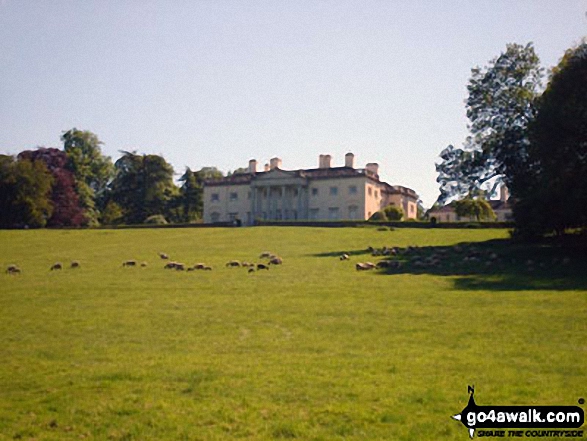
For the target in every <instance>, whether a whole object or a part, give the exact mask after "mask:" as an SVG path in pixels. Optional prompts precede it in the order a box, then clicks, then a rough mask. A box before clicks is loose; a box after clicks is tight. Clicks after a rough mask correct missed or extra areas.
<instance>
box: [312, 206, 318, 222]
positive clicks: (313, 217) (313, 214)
mask: <svg viewBox="0 0 587 441" xmlns="http://www.w3.org/2000/svg"><path fill="white" fill-rule="evenodd" d="M319 215H320V209H319V208H310V219H312V220H316V219H318V216H319Z"/></svg>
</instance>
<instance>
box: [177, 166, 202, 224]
mask: <svg viewBox="0 0 587 441" xmlns="http://www.w3.org/2000/svg"><path fill="white" fill-rule="evenodd" d="M179 181H180V182H183V184H182V186H181V188H180V189H179V192H180V197H181V212H182V221H183V222H191V221H194V220H196V219H200V218H201V217H202V212H203V210H204V200H203V195H204V190H203V187H202V185H201V184H200V183H199V182H198V180H197V177H196V173H194V172H193V171H192V170H191V169H190V168H189V167H186V170H185V173H184V174H183V175H182V177H181V178H179Z"/></svg>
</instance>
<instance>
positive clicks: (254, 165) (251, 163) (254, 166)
mask: <svg viewBox="0 0 587 441" xmlns="http://www.w3.org/2000/svg"><path fill="white" fill-rule="evenodd" d="M249 173H252V174H255V173H257V160H256V159H251V160H250V161H249Z"/></svg>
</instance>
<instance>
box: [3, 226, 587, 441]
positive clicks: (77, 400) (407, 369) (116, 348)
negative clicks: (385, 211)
mask: <svg viewBox="0 0 587 441" xmlns="http://www.w3.org/2000/svg"><path fill="white" fill-rule="evenodd" d="M507 237H508V233H507V231H506V230H503V229H483V230H477V229H470V230H467V229H465V230H451V229H445V230H440V229H438V230H434V229H430V230H428V229H409V228H405V229H403V228H402V229H400V228H398V229H396V230H395V231H390V230H384V231H379V230H378V229H377V228H333V229H327V228H293V227H256V228H232V229H220V228H211V229H128V230H106V229H105V230H36V231H32V230H31V231H0V250H1V252H0V263H1V266H0V268H2V273H1V274H0V360H1V363H0V440H9V439H23V440H24V439H35V440H80V439H88V440H94V439H95V440H228V439H246V440H263V439H300V440H343V439H344V440H439V439H442V440H466V439H468V433H467V431H466V429H465V427H464V426H463V425H462V424H460V423H459V422H457V421H455V420H453V419H452V418H451V415H454V414H456V413H459V412H460V411H461V410H462V409H463V408H464V407H465V406H466V404H467V400H468V395H467V386H468V385H474V386H475V398H476V401H477V404H479V405H525V404H534V405H553V404H557V405H576V404H577V401H578V400H579V399H580V398H587V363H585V362H586V361H587V276H586V273H587V271H585V270H586V269H587V265H586V259H585V258H584V254H583V252H582V250H581V249H575V248H572V247H571V248H570V249H561V248H560V247H556V246H546V245H540V246H538V245H536V246H532V247H528V246H521V245H512V244H510V243H508V242H507V240H506V238H507ZM456 244H469V245H465V246H471V245H470V244H477V247H478V248H477V249H478V250H480V252H481V254H482V255H487V254H488V253H496V254H497V255H498V256H499V258H498V259H496V260H494V261H493V262H491V263H483V265H481V263H479V262H472V263H469V262H466V261H465V259H464V257H463V256H462V255H458V254H454V253H453V254H451V253H446V255H445V257H443V259H442V262H441V264H440V265H439V266H434V267H430V268H428V267H426V268H415V267H411V266H410V265H409V264H407V265H404V266H402V268H400V269H397V270H396V269H383V270H373V271H364V272H363V271H356V270H355V269H354V265H355V264H356V263H357V262H358V261H374V262H377V261H378V260H381V258H380V257H372V256H371V255H370V254H369V253H368V252H367V248H368V247H369V246H372V247H382V246H389V247H392V246H397V247H402V248H405V247H408V246H418V247H421V248H420V249H421V250H422V252H423V253H425V252H431V253H432V252H435V251H434V250H451V249H454V245H456ZM263 251H271V252H273V253H276V254H278V255H279V256H281V257H282V258H283V260H284V263H283V265H281V266H276V267H271V269H270V270H268V271H258V272H254V273H248V272H247V270H246V269H243V268H227V267H225V264H226V262H228V261H229V260H232V259H238V260H247V261H254V262H261V261H262V260H261V259H259V255H260V253H262V252H263ZM158 252H165V253H168V254H169V255H170V257H171V258H172V259H175V260H177V261H181V262H184V263H185V264H187V265H193V264H195V263H197V262H204V263H206V264H208V265H211V266H212V267H213V270H212V271H193V272H187V271H183V272H182V271H173V270H165V269H163V266H164V264H165V261H163V260H161V259H160V258H159V257H158V255H157V253H158ZM342 252H347V253H349V255H350V256H351V258H350V260H348V261H341V260H339V258H338V256H339V255H340V254H341V253H342ZM128 259H136V260H137V261H139V262H141V261H146V262H148V266H147V267H144V268H142V267H140V266H137V267H130V268H128V267H123V266H122V262H123V261H125V260H128ZM72 260H78V261H79V262H80V264H81V268H79V269H70V268H68V266H69V262H71V261H72ZM528 260H532V261H533V263H532V265H531V266H529V265H528ZM56 261H60V262H63V263H64V266H65V268H64V269H63V270H60V271H49V268H50V266H51V265H52V264H53V263H54V262H56ZM9 264H17V265H18V266H19V267H20V268H21V269H22V273H21V274H18V275H9V274H5V273H4V269H5V268H6V267H7V266H8V265H9ZM541 439H548V438H541Z"/></svg>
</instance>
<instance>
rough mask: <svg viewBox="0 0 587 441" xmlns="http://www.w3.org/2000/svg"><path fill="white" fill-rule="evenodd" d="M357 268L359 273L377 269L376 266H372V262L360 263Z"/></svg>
mask: <svg viewBox="0 0 587 441" xmlns="http://www.w3.org/2000/svg"><path fill="white" fill-rule="evenodd" d="M355 268H356V269H357V271H368V270H372V269H373V268H375V265H374V264H372V263H371V262H365V263H362V262H359V263H357V264H356V265H355Z"/></svg>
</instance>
